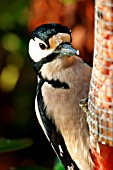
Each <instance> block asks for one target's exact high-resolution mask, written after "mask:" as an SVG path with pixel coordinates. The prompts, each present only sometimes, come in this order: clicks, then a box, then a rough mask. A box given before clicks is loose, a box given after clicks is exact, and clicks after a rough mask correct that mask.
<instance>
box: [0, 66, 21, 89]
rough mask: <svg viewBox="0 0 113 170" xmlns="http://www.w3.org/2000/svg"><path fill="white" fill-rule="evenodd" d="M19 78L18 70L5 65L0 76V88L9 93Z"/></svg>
mask: <svg viewBox="0 0 113 170" xmlns="http://www.w3.org/2000/svg"><path fill="white" fill-rule="evenodd" d="M18 78H19V69H18V67H16V66H15V65H7V66H6V67H4V68H3V70H2V72H1V75H0V87H1V89H2V90H3V91H6V92H9V91H11V90H13V89H14V88H15V86H16V83H17V80H18Z"/></svg>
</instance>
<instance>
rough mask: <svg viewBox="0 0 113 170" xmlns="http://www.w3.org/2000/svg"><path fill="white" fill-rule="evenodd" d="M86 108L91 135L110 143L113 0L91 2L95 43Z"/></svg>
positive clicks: (112, 125) (112, 139) (112, 122)
mask: <svg viewBox="0 0 113 170" xmlns="http://www.w3.org/2000/svg"><path fill="white" fill-rule="evenodd" d="M88 108H89V111H90V115H89V116H88V122H89V129H90V133H91V135H93V136H94V137H95V138H96V139H98V141H100V142H101V143H103V144H109V145H110V146H113V0H96V3H95V46H94V61H93V71H92V77H91V84H90V90H89V100H88Z"/></svg>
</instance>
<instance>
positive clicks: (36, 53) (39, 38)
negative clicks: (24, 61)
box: [29, 23, 79, 70]
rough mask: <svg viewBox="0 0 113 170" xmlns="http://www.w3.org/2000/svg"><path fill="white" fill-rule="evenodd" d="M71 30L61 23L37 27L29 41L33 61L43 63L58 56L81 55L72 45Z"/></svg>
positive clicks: (38, 63)
mask: <svg viewBox="0 0 113 170" xmlns="http://www.w3.org/2000/svg"><path fill="white" fill-rule="evenodd" d="M71 43H72V37H71V31H70V30H69V29H68V28H67V27H66V26H62V25H60V24H55V23H50V24H43V25H41V26H39V27H37V28H36V29H35V30H34V31H33V33H32V37H31V39H30V42H29V55H30V57H31V59H32V61H33V63H37V65H39V70H40V68H41V65H43V64H45V63H48V62H51V61H53V60H54V59H56V58H61V57H65V56H72V55H79V51H78V50H75V49H74V48H73V47H72V45H71Z"/></svg>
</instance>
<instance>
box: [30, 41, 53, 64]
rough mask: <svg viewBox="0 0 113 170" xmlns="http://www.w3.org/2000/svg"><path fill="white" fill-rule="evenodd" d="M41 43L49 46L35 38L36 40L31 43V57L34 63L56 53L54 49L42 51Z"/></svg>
mask: <svg viewBox="0 0 113 170" xmlns="http://www.w3.org/2000/svg"><path fill="white" fill-rule="evenodd" d="M39 43H42V44H44V45H45V46H47V45H46V44H45V43H44V42H43V41H41V40H40V39H38V38H35V40H33V39H31V40H30V41H29V55H30V57H31V59H32V60H33V61H34V62H38V61H40V60H41V59H42V58H44V57H47V56H48V55H49V54H51V53H52V52H53V51H54V49H45V50H42V49H41V48H40V46H39Z"/></svg>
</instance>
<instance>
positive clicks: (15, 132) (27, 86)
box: [0, 0, 94, 170]
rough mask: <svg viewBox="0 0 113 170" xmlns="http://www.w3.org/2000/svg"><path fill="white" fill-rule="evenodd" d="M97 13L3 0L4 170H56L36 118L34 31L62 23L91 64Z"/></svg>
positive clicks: (67, 3) (85, 6)
mask: <svg viewBox="0 0 113 170" xmlns="http://www.w3.org/2000/svg"><path fill="white" fill-rule="evenodd" d="M93 8H94V2H93V0H78V1H77V0H54V3H53V0H50V1H48V0H15V1H14V0H8V1H3V0H0V170H8V169H11V167H24V166H27V169H28V167H29V168H30V167H31V166H38V168H37V169H39V167H47V168H48V169H53V167H54V164H55V158H56V156H55V154H54V152H53V150H52V148H51V146H50V144H49V143H48V141H47V139H46V137H45V136H44V134H43V132H42V130H41V128H40V126H39V124H38V121H37V118H36V115H35V109H34V100H35V90H36V75H35V72H34V70H33V67H32V64H31V62H30V60H29V55H28V42H29V39H30V35H31V31H32V30H33V29H34V28H35V27H36V26H38V25H40V24H42V23H46V22H59V23H62V24H64V25H67V26H69V28H70V29H72V34H73V36H74V39H76V41H75V40H74V41H73V45H74V46H75V47H76V48H77V49H79V50H80V52H81V56H80V57H82V58H84V59H85V60H87V61H88V62H92V56H93V34H94V33H93V31H94V23H93V22H94V18H93V17H94V14H93V12H94V10H93ZM62 11H63V13H62ZM78 11H79V12H78ZM78 35H79V36H78ZM60 166H61V165H59V163H57V168H59V167H60ZM54 168H55V167H54ZM12 169H13V168H12ZM24 169H25V168H24ZM31 169H33V168H31ZM60 169H62V168H61V167H60ZM28 170H29V169H28ZM55 170H56V169H55Z"/></svg>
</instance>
